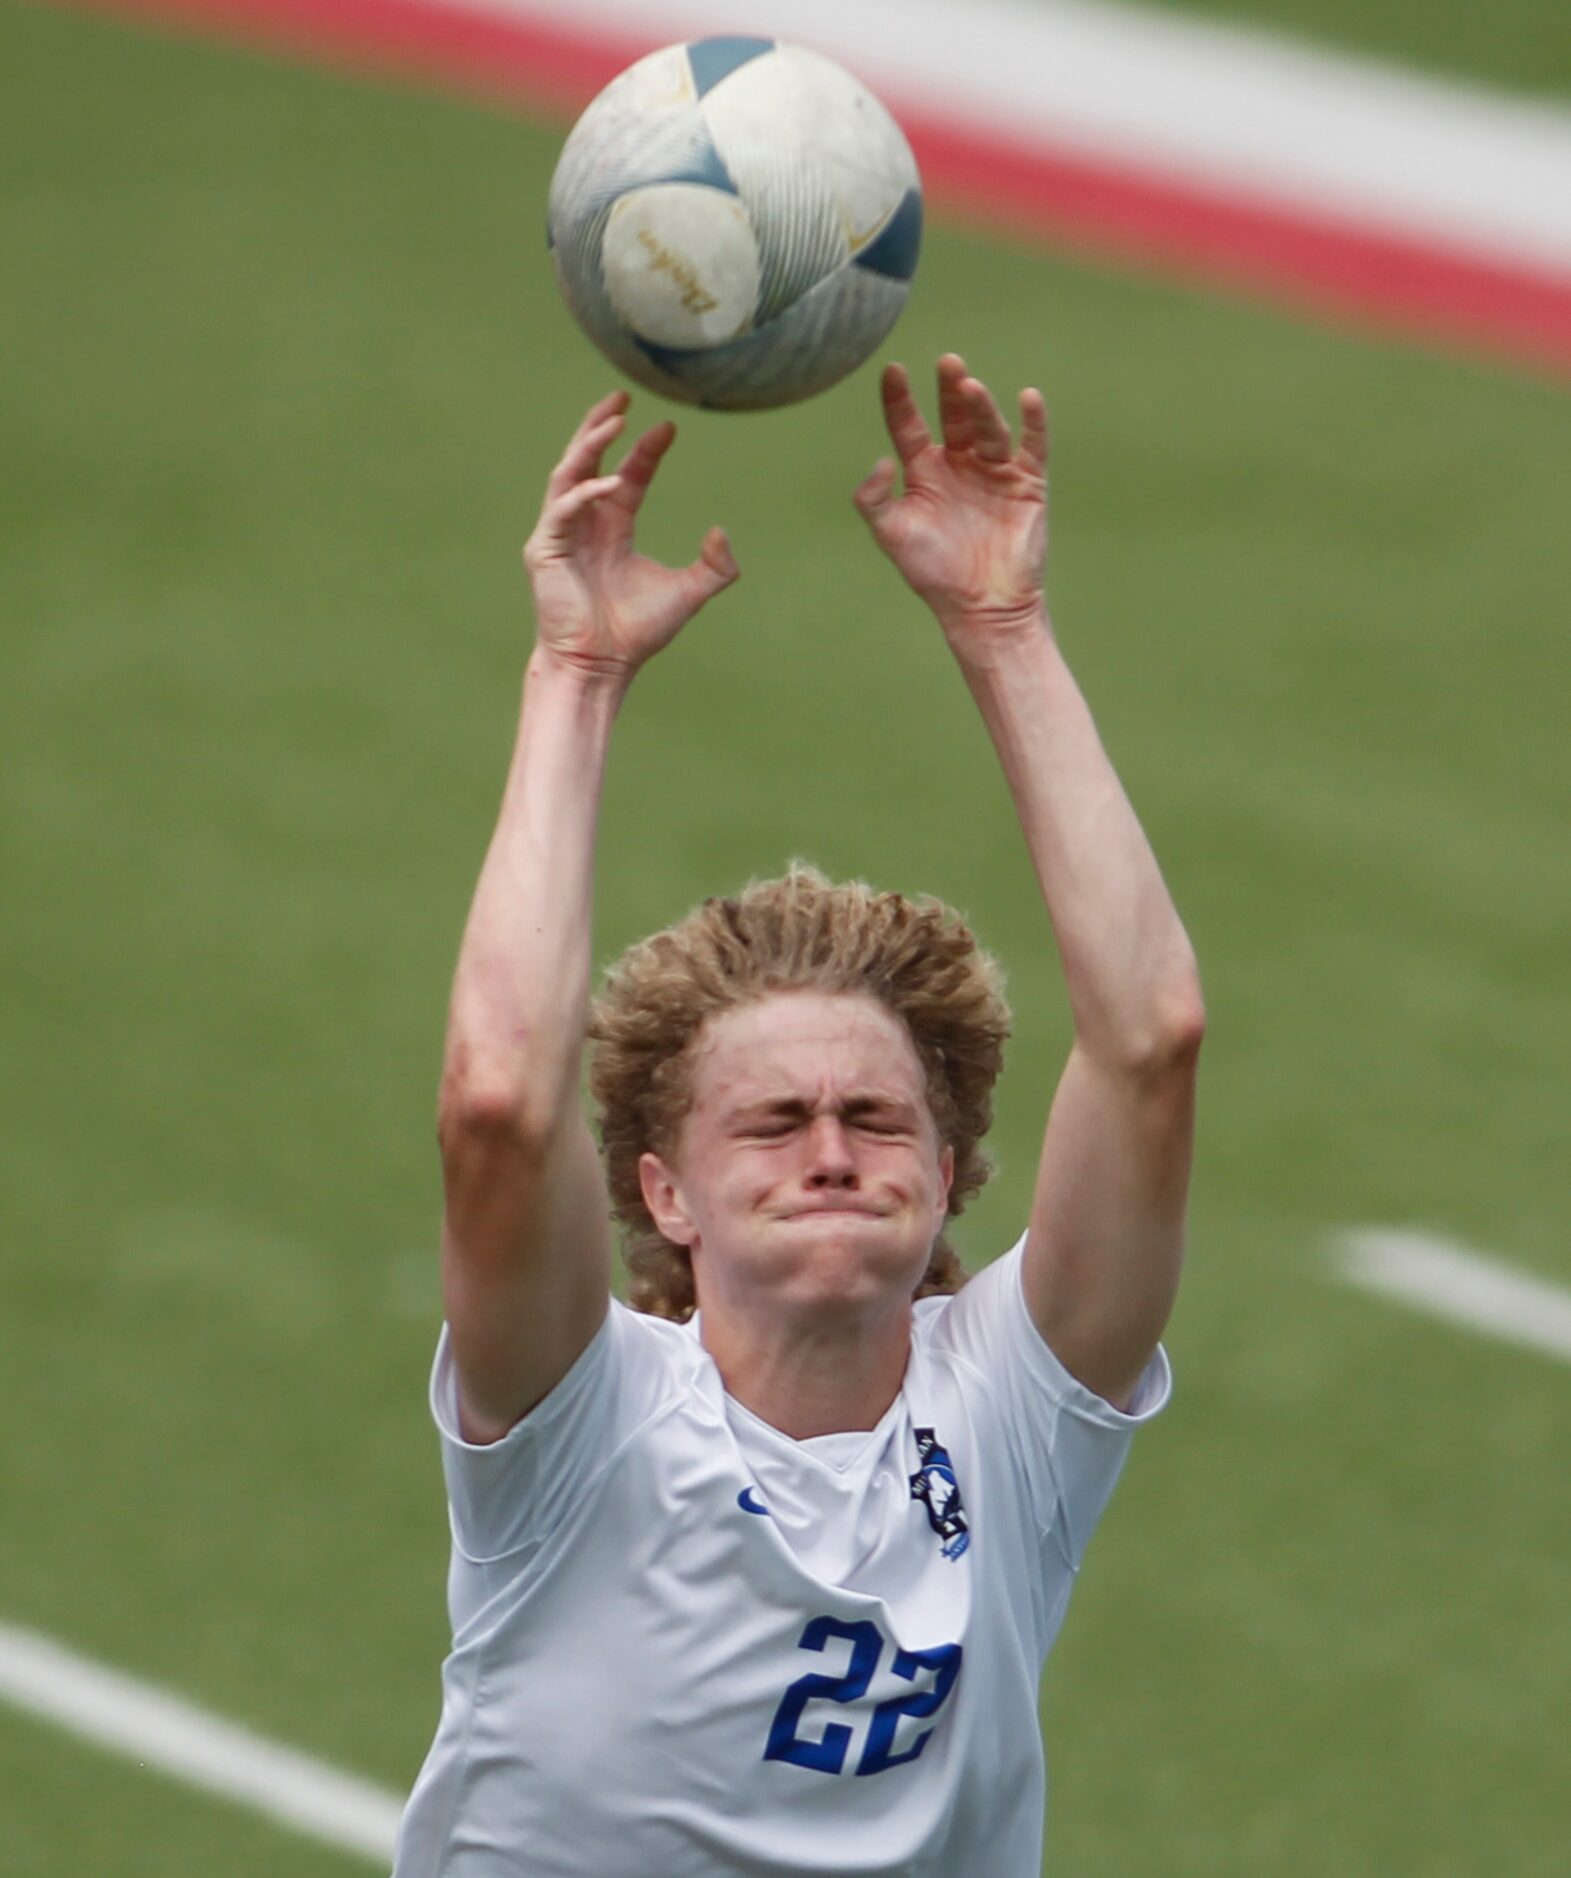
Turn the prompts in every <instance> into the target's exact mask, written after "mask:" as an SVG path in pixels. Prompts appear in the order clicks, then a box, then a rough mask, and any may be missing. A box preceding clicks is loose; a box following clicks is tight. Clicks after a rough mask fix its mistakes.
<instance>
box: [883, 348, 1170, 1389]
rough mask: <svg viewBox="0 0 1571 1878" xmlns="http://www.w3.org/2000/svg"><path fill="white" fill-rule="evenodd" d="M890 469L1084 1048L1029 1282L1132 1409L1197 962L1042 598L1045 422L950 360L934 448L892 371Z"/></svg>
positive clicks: (1166, 1232)
mask: <svg viewBox="0 0 1571 1878" xmlns="http://www.w3.org/2000/svg"><path fill="white" fill-rule="evenodd" d="M884 404H885V414H886V417H887V419H888V423H889V430H890V436H891V438H892V439H893V441H894V444H895V447H896V449H897V451H898V452H899V455H900V459H901V463H902V466H903V468H904V471H905V479H906V493H905V494H904V495H903V496H902V497H900V498H898V499H896V498H895V497H894V494H893V489H894V480H895V476H896V473H897V472H896V469H895V466H894V464H893V463H891V462H889V461H887V460H886V461H885V462H883V463H881V464H880V465H879V466H878V468H877V469H875V470H874V472H873V474H872V476H870V477H869V478H868V480H867V482H865V483H864V484H863V485H862V487H861V489H860V490H859V491H858V492H857V505H858V507H859V508H860V509H861V511H862V513H863V515H864V516H865V517H866V518H867V520H868V522H869V525H870V526H871V527H872V529H873V533H874V535H875V537H876V539H877V540H878V542H879V544H880V545H881V546H882V547H883V548H884V550H885V552H886V553H887V554H889V556H890V558H891V559H892V560H893V561H894V562H895V564H896V565H897V566H898V567H899V568H900V571H901V573H902V574H903V575H904V576H905V578H906V580H907V581H908V583H909V584H910V585H911V586H912V587H913V588H914V589H915V590H916V591H917V592H918V593H919V594H921V596H922V597H923V598H924V599H925V600H926V601H927V602H928V604H929V605H930V606H931V607H932V608H933V611H934V612H935V614H936V615H937V617H938V620H939V623H940V625H941V626H942V627H943V629H944V634H945V637H946V639H947V640H948V642H949V646H950V649H951V650H952V651H953V653H954V655H955V658H956V660H957V661H958V663H959V665H960V668H961V671H962V673H963V674H964V676H965V679H966V682H967V684H968V685H969V687H970V689H971V694H972V696H973V697H974V698H975V699H976V702H977V706H978V708H979V709H980V711H981V713H982V718H983V721H984V722H985V724H986V725H987V729H988V733H989V735H990V736H991V738H992V741H993V747H994V748H995V750H996V751H997V752H998V757H999V761H1000V763H1001V765H1002V767H1003V770H1004V774H1005V777H1006V778H1007V780H1008V783H1009V788H1010V792H1011V795H1012V796H1013V799H1014V804H1015V810H1016V813H1017V814H1018V815H1019V818H1020V825H1021V829H1022V831H1023V832H1024V834H1025V838H1026V845H1027V848H1028V849H1029V851H1030V855H1031V861H1032V866H1033V868H1034V870H1035V873H1036V878H1037V882H1038V885H1039V886H1040V888H1041V891H1042V897H1043V900H1044V902H1045V903H1046V906H1047V912H1048V917H1049V920H1050V921H1051V923H1052V928H1053V933H1054V936H1055V938H1056V940H1057V943H1058V949H1059V954H1060V957H1061V959H1062V961H1063V968H1064V981H1065V987H1066V990H1067V992H1068V996H1069V1004H1070V1010H1071V1013H1072V1016H1073V1019H1074V1032H1075V1037H1074V1045H1073V1048H1072V1049H1071V1051H1070V1056H1069V1062H1068V1064H1067V1066H1066V1068H1065V1070H1064V1074H1063V1077H1062V1080H1061V1081H1060V1083H1059V1086H1058V1092H1057V1095H1056V1096H1055V1098H1054V1100H1053V1105H1052V1110H1051V1113H1050V1115H1049V1117H1048V1123H1047V1131H1046V1136H1045V1139H1044V1141H1043V1146H1042V1159H1041V1163H1040V1166H1039V1170H1038V1174H1037V1183H1036V1193H1035V1197H1034V1199H1033V1202H1032V1207H1031V1221H1030V1237H1029V1240H1028V1243H1027V1247H1026V1254H1025V1267H1024V1274H1023V1275H1024V1284H1025V1293H1026V1302H1027V1305H1028V1307H1029V1309H1030V1311H1031V1315H1032V1318H1033V1320H1034V1321H1035V1323H1036V1326H1037V1329H1038V1330H1039V1331H1040V1332H1041V1334H1042V1336H1043V1338H1044V1339H1045V1340H1046V1341H1047V1343H1048V1344H1049V1345H1050V1347H1051V1348H1052V1349H1053V1351H1054V1353H1055V1354H1056V1355H1057V1357H1058V1358H1059V1360H1060V1361H1061V1362H1062V1363H1063V1364H1064V1366H1065V1367H1066V1368H1067V1369H1068V1370H1069V1371H1070V1373H1071V1374H1072V1375H1074V1376H1076V1377H1078V1378H1079V1380H1080V1381H1081V1382H1083V1383H1084V1384H1085V1385H1086V1386H1087V1387H1088V1388H1090V1389H1093V1390H1094V1391H1095V1392H1096V1393H1097V1394H1098V1395H1101V1396H1103V1397H1104V1398H1105V1399H1106V1400H1108V1401H1110V1402H1112V1403H1114V1404H1115V1405H1117V1406H1124V1405H1126V1404H1127V1403H1128V1401H1129V1399H1130V1396H1131V1393H1132V1391H1133V1389H1134V1386H1135V1384H1136V1383H1137V1382H1138V1380H1139V1377H1140V1373H1141V1371H1142V1369H1143V1368H1144V1367H1145V1364H1146V1362H1147V1361H1148V1360H1149V1358H1150V1356H1151V1353H1152V1351H1153V1350H1154V1349H1155V1347H1156V1344H1157V1340H1158V1339H1159V1337H1160V1336H1161V1334H1162V1329H1163V1326H1164V1325H1165V1324H1166V1322H1167V1319H1168V1315H1169V1313H1170V1311H1171V1309H1172V1305H1173V1299H1174V1296H1175V1294H1176V1292H1177V1288H1178V1276H1179V1269H1180V1265H1181V1262H1182V1257H1183V1236H1184V1212H1185V1206H1186V1202H1187V1196H1188V1186H1189V1166H1190V1159H1191V1152H1192V1145H1193V1136H1194V1092H1195V1073H1196V1066H1197V1061H1198V1056H1199V1049H1200V1041H1201V1037H1202V1034H1203V1032H1204V1028H1205V1016H1204V1006H1203V1004H1202V1001H1201V995H1200V982H1199V975H1198V972H1197V970H1196V966H1195V959H1194V953H1193V951H1192V949H1191V947H1190V944H1189V940H1188V937H1187V935H1186V934H1185V932H1184V928H1183V926H1182V924H1181V922H1180V920H1179V917H1178V913H1177V911H1176V909H1175V908H1174V906H1173V902H1172V900H1171V898H1170V897H1169V895H1168V892H1167V888H1166V886H1165V885H1164V884H1163V881H1162V876H1161V873H1160V871H1159V869H1158V867H1157V864H1156V859H1155V856H1154V855H1153V854H1152V852H1151V848H1150V845H1149V843H1148V842H1147V841H1146V838H1145V835H1144V833H1143V831H1142V830H1141V827H1140V824H1139V822H1138V820H1137V819H1136V817H1135V813H1134V810H1133V809H1132V808H1131V807H1130V804H1129V800H1128V798H1127V797H1126V796H1125V794H1124V791H1123V788H1122V787H1121V785H1120V783H1119V781H1118V778H1117V776H1116V774H1115V773H1114V770H1113V766H1112V764H1111V763H1110V762H1109V760H1108V757H1107V754H1106V752H1105V751H1104V750H1103V748H1102V744H1101V740H1100V738H1099V737H1098V736H1097V732H1096V726H1095V725H1094V724H1093V722H1092V720H1091V714H1090V712H1089V710H1088V709H1087V707H1086V703H1085V700H1084V698H1083V697H1082V696H1081V694H1080V690H1079V687H1078V686H1077V685H1076V683H1075V681H1074V678H1073V676H1072V675H1071V673H1070V671H1069V668H1068V666H1067V665H1066V664H1065V662H1064V659H1063V656H1062V654H1061V653H1060V651H1059V649H1058V644H1057V641H1056V639H1055V637H1054V635H1053V630H1052V626H1051V623H1050V620H1049V617H1048V613H1047V607H1046V602H1045V600H1044V598H1043V592H1042V575H1043V567H1044V561H1045V554H1046V513H1047V511H1046V488H1047V476H1046V471H1047V423H1046V413H1045V411H1044V409H1043V405H1042V399H1041V395H1040V393H1038V392H1035V391H1028V392H1026V393H1024V394H1023V396H1022V398H1021V419H1022V424H1021V432H1022V435H1021V443H1020V446H1019V448H1018V449H1016V448H1014V446H1013V444H1012V440H1011V438H1010V434H1009V428H1008V426H1007V425H1006V424H1005V423H1004V420H1003V418H1002V417H1001V416H1000V414H999V412H998V410H997V407H996V406H995V405H994V403H993V401H992V399H991V397H990V396H989V395H988V393H987V391H986V389H985V388H984V387H983V386H982V385H981V384H980V383H979V382H978V381H977V380H976V379H974V378H971V377H970V376H969V375H968V374H967V373H966V370H965V366H964V363H963V362H962V361H961V360H960V359H958V358H956V357H954V355H953V354H950V355H948V356H946V357H945V358H944V359H943V360H941V361H940V364H939V408H940V414H941V417H942V420H943V439H942V443H941V445H940V444H935V443H934V441H933V439H932V438H931V437H930V436H929V435H928V431H927V427H926V424H925V423H924V422H923V419H922V416H921V414H920V412H919V411H918V409H917V406H916V403H915V400H914V399H913V398H912V396H911V390H910V385H909V382H908V381H907V379H906V376H905V373H904V371H903V370H902V369H901V368H900V367H898V366H892V367H890V369H889V371H888V372H887V373H886V374H885V380H884Z"/></svg>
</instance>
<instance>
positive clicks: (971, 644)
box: [933, 596, 1053, 668]
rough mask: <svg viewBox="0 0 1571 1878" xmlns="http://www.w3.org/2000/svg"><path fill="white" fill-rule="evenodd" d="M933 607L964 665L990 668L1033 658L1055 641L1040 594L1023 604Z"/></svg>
mask: <svg viewBox="0 0 1571 1878" xmlns="http://www.w3.org/2000/svg"><path fill="white" fill-rule="evenodd" d="M933 611H934V613H935V614H936V615H937V618H938V623H939V626H940V627H941V628H942V629H943V634H944V638H945V640H946V641H947V642H948V645H949V649H950V651H951V652H953V653H954V655H955V657H956V659H958V660H959V662H960V663H961V665H963V666H976V667H982V668H986V667H989V666H992V665H995V664H998V663H1008V662H1010V661H1011V660H1014V659H1019V658H1029V657H1031V656H1032V655H1033V654H1036V653H1038V652H1040V651H1041V650H1042V648H1043V647H1044V646H1045V645H1051V644H1052V641H1053V623H1052V620H1051V619H1050V618H1049V616H1048V611H1047V602H1046V600H1045V599H1043V598H1041V597H1040V596H1038V597H1037V598H1035V599H1032V600H1029V601H1026V602H1024V603H1022V604H1021V605H1019V606H1011V607H999V606H988V607H963V606H955V607H949V606H935V607H934V608H933Z"/></svg>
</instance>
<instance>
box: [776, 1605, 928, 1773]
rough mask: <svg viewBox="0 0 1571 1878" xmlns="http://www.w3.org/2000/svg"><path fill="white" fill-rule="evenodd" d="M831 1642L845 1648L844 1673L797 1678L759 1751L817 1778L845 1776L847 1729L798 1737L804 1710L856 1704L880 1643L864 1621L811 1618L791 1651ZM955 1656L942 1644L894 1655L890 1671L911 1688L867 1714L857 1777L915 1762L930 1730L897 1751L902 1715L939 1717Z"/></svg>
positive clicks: (828, 1728)
mask: <svg viewBox="0 0 1571 1878" xmlns="http://www.w3.org/2000/svg"><path fill="white" fill-rule="evenodd" d="M832 1642H845V1643H849V1644H850V1646H851V1653H850V1657H849V1660H848V1661H847V1663H846V1665H845V1668H844V1670H843V1671H842V1672H841V1674H840V1675H838V1676H828V1675H818V1674H815V1675H809V1676H798V1677H797V1679H796V1681H795V1682H793V1683H792V1684H791V1686H790V1688H789V1689H787V1690H786V1692H785V1694H784V1695H783V1696H782V1697H781V1698H780V1706H779V1708H777V1709H776V1710H775V1718H774V1721H773V1722H772V1723H771V1724H770V1728H769V1740H768V1742H767V1743H766V1744H765V1747H764V1759H765V1760H766V1761H790V1762H791V1763H792V1765H793V1766H796V1767H808V1768H811V1769H812V1770H813V1771H814V1772H815V1773H819V1774H841V1773H844V1772H845V1767H846V1757H847V1754H848V1752H849V1750H850V1747H851V1743H852V1739H853V1734H854V1731H853V1729H852V1728H851V1727H849V1726H848V1725H847V1724H846V1723H845V1722H827V1723H825V1724H824V1725H823V1728H822V1732H821V1733H819V1734H818V1735H816V1736H812V1735H804V1734H803V1733H802V1727H803V1723H804V1721H805V1720H806V1719H807V1714H806V1711H807V1708H808V1705H809V1704H810V1703H813V1702H840V1703H849V1702H859V1701H860V1700H861V1699H862V1697H863V1696H865V1695H866V1694H867V1691H868V1689H869V1687H870V1686H871V1684H872V1681H873V1678H874V1676H876V1675H877V1674H878V1665H879V1663H880V1661H881V1660H882V1658H883V1654H884V1647H885V1642H886V1639H885V1637H884V1634H883V1632H882V1631H881V1630H880V1629H879V1628H878V1626H877V1624H875V1623H872V1622H871V1621H870V1620H868V1619H867V1618H863V1619H861V1620H860V1621H859V1622H857V1623H854V1624H847V1623H842V1622H841V1621H840V1619H839V1618H837V1617H815V1618H814V1619H813V1620H812V1622H811V1623H810V1624H809V1625H808V1626H807V1628H806V1629H805V1630H804V1631H803V1632H802V1637H801V1641H800V1642H799V1643H798V1645H797V1648H798V1649H800V1650H818V1651H823V1650H825V1649H827V1648H828V1646H829V1645H830V1644H831V1643H832ZM960 1657H961V1648H960V1645H959V1644H958V1643H943V1644H940V1645H939V1646H938V1647H937V1648H936V1649H932V1650H896V1651H895V1654H894V1659H893V1661H892V1662H891V1663H890V1665H889V1668H890V1673H891V1674H892V1675H895V1676H898V1677H900V1678H901V1679H902V1681H905V1682H909V1683H911V1684H912V1688H911V1689H910V1691H909V1692H908V1693H907V1694H904V1695H894V1696H890V1697H889V1699H888V1700H887V1701H884V1702H880V1703H879V1704H878V1705H877V1707H876V1708H875V1709H874V1710H873V1714H872V1720H871V1721H870V1722H869V1724H868V1728H867V1734H866V1737H865V1739H864V1741H863V1743H862V1752H861V1755H860V1757H859V1758H858V1760H857V1763H856V1768H855V1771H856V1772H857V1773H858V1774H882V1773H884V1772H886V1771H887V1770H888V1769H889V1768H891V1767H899V1766H901V1765H902V1764H903V1763H905V1762H906V1761H914V1760H915V1759H916V1758H917V1756H918V1755H919V1754H920V1753H921V1752H922V1750H923V1748H925V1747H926V1746H927V1739H928V1736H929V1735H930V1734H932V1732H933V1730H932V1728H924V1729H923V1730H922V1731H921V1732H920V1733H919V1734H917V1735H915V1736H912V1735H911V1734H910V1732H909V1730H908V1731H907V1738H906V1740H905V1741H904V1743H903V1745H901V1746H899V1747H898V1749H897V1746H896V1737H897V1735H898V1734H899V1731H900V1723H901V1721H902V1720H903V1719H905V1718H907V1717H909V1718H910V1719H912V1720H915V1721H921V1720H925V1719H927V1718H928V1717H930V1716H934V1715H936V1714H937V1713H938V1711H939V1710H940V1709H941V1708H942V1707H943V1705H944V1703H945V1701H946V1700H947V1699H948V1696H949V1692H950V1690H951V1689H953V1688H954V1686H955V1678H956V1677H957V1676H958V1675H959V1674H960Z"/></svg>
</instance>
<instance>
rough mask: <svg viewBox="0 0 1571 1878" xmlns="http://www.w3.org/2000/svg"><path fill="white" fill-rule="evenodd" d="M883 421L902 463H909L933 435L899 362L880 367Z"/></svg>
mask: <svg viewBox="0 0 1571 1878" xmlns="http://www.w3.org/2000/svg"><path fill="white" fill-rule="evenodd" d="M882 389H883V394H884V423H885V424H886V426H887V427H888V430H889V441H890V442H891V443H892V444H893V445H894V446H895V449H896V451H897V452H898V453H899V456H900V461H901V462H902V463H910V462H912V461H913V460H914V459H915V458H916V457H918V456H920V455H921V454H922V452H923V451H924V450H925V449H927V448H928V446H929V445H930V444H931V443H932V441H933V439H932V436H931V434H930V433H929V431H928V428H927V424H926V422H925V421H924V419H923V417H922V413H921V411H920V409H919V408H918V406H917V402H916V399H915V398H914V397H913V396H912V395H911V379H910V375H909V374H908V373H907V371H906V368H905V367H904V366H903V365H889V366H886V367H885V368H884V377H883V386H882Z"/></svg>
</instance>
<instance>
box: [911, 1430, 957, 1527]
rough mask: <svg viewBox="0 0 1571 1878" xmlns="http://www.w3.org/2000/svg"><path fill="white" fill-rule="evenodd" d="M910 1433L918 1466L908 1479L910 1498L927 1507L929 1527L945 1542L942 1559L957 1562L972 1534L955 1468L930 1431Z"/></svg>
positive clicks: (946, 1450) (946, 1451)
mask: <svg viewBox="0 0 1571 1878" xmlns="http://www.w3.org/2000/svg"><path fill="white" fill-rule="evenodd" d="M911 1432H912V1433H913V1434H914V1435H915V1436H916V1453H917V1460H918V1462H919V1463H920V1465H919V1466H918V1468H917V1470H916V1472H915V1473H914V1474H913V1475H912V1476H911V1498H912V1499H913V1500H920V1501H922V1502H923V1504H924V1505H925V1506H926V1507H927V1519H928V1524H929V1525H930V1526H931V1527H932V1528H933V1530H934V1532H936V1533H937V1534H938V1536H939V1538H940V1539H942V1540H943V1541H944V1546H943V1554H944V1557H945V1558H947V1559H957V1558H959V1556H960V1554H961V1553H962V1552H964V1551H965V1549H966V1547H967V1546H968V1545H970V1543H971V1532H970V1528H969V1527H968V1526H967V1524H966V1514H965V1507H964V1506H963V1505H962V1504H961V1500H960V1482H959V1481H958V1480H956V1478H955V1464H954V1462H953V1461H952V1460H950V1458H949V1450H948V1449H947V1448H946V1447H945V1446H944V1445H943V1444H942V1442H940V1441H939V1439H938V1436H937V1435H936V1434H935V1433H934V1432H933V1430H932V1429H931V1428H914V1429H912V1431H911Z"/></svg>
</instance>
